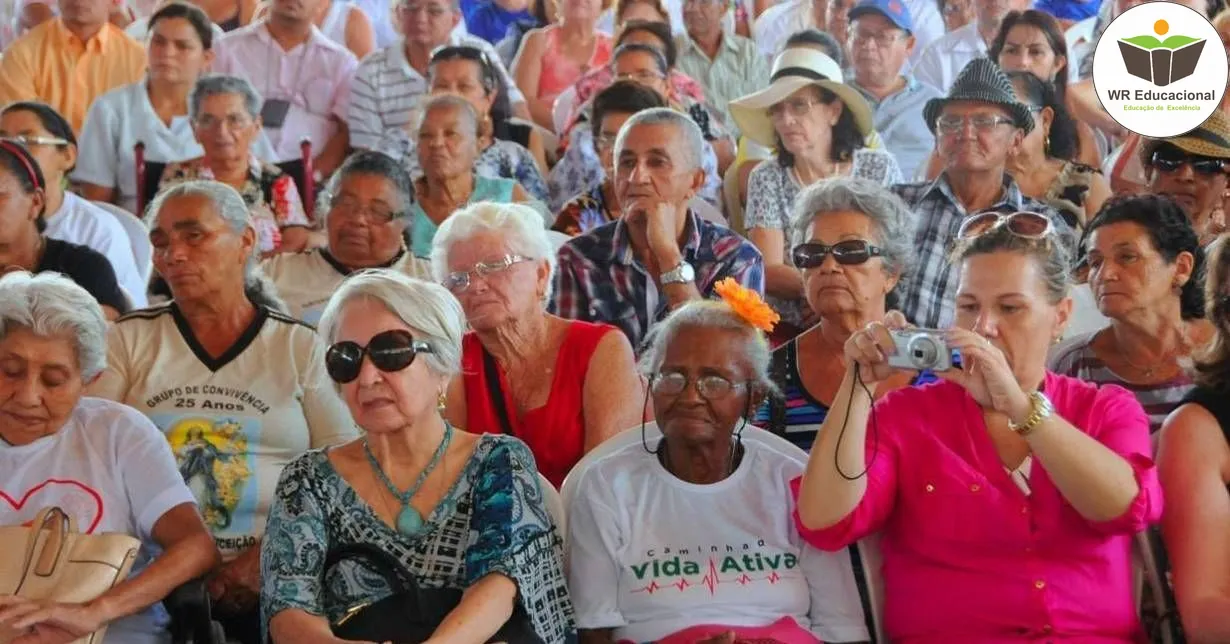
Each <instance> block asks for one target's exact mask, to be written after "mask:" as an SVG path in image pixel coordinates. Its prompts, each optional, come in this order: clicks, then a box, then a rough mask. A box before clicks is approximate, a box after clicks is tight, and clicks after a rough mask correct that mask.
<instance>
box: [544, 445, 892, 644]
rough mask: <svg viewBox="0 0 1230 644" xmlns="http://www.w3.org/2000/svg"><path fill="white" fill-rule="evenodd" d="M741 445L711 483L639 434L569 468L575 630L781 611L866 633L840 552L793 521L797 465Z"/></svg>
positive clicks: (685, 623)
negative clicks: (733, 463) (733, 461)
mask: <svg viewBox="0 0 1230 644" xmlns="http://www.w3.org/2000/svg"><path fill="white" fill-rule="evenodd" d="M747 431H749V432H750V431H753V430H750V429H749V430H747ZM755 431H759V430H755ZM659 440H660V439H653V440H651V441H649V447H650V449H654V448H655V447H656V446H657V444H658V442H659ZM743 443H744V447H745V453H744V457H743V460H742V462H741V463H740V464H739V467H738V469H736V470H735V472H734V474H732V475H731V476H730V477H728V478H726V479H725V480H723V481H721V482H718V483H714V484H712V485H693V484H691V483H686V482H684V481H682V480H680V479H678V478H676V477H675V476H674V475H672V474H670V473H669V472H667V471H666V469H665V468H663V467H662V465H661V464H660V463H659V461H658V458H657V457H656V456H654V455H652V454H649V453H647V452H646V451H645V449H644V447H643V446H642V445H641V443H640V442H636V443H634V444H632V445H629V446H627V447H623V448H620V449H618V450H616V451H614V452H612V453H611V454H610V455H608V456H605V457H603V458H600V459H598V460H596V461H594V463H593V464H592V465H591V466H589V467H587V468H586V469H585V470H584V471H583V472H578V473H577V475H579V476H580V477H581V478H580V479H579V481H578V483H577V487H576V492H575V495H574V496H572V499H573V501H572V505H571V507H569V508H568V512H567V517H568V545H569V548H570V550H569V562H568V566H569V567H568V582H569V583H568V587H569V592H570V594H571V595H572V602H573V606H574V607H575V608H576V613H577V627H578V628H585V629H600V628H614V629H615V639H616V640H632V641H633V642H650V641H655V640H658V639H661V638H663V637H665V636H667V635H670V634H672V633H676V632H678V631H681V630H683V629H685V628H689V627H692V626H699V625H723V626H767V625H769V624H772V623H774V622H776V621H778V620H779V619H781V618H782V617H785V616H790V617H793V618H794V619H795V620H796V621H797V622H798V623H799V625H800V626H802V627H803V628H805V629H808V630H810V631H811V632H812V633H814V634H815V635H816V637H818V638H820V639H821V640H824V641H828V642H852V641H861V640H867V639H869V637H868V634H867V627H866V623H865V621H864V619H863V609H862V603H861V600H860V599H859V593H858V586H857V585H856V583H855V581H854V572H853V569H852V567H851V563H850V556H849V555H848V554H847V553H846V552H841V553H826V552H821V551H819V550H816V549H814V548H812V547H810V546H808V545H806V544H805V543H804V541H803V539H802V537H800V536H799V534H798V532H797V530H796V529H795V526H794V521H793V520H792V514H793V511H794V502H793V500H792V497H791V494H790V480H791V479H793V478H794V477H796V476H799V475H801V474H802V473H803V464H802V463H800V462H799V460H798V458H797V457H795V456H792V455H789V454H787V453H785V452H784V451H779V450H778V449H777V448H776V447H774V446H770V445H767V444H764V443H761V442H759V441H755V440H744V441H743Z"/></svg>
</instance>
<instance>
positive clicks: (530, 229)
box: [431, 203, 644, 486]
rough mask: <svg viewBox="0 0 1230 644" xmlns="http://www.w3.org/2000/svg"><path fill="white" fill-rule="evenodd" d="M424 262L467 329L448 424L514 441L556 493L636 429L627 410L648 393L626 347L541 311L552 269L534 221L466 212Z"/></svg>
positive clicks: (505, 210)
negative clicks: (603, 449)
mask: <svg viewBox="0 0 1230 644" xmlns="http://www.w3.org/2000/svg"><path fill="white" fill-rule="evenodd" d="M431 260H432V269H433V270H434V272H435V275H436V278H437V279H438V280H439V281H441V282H443V283H444V285H445V286H446V287H448V289H449V290H450V291H451V292H452V293H453V295H455V296H456V297H457V299H458V300H460V301H461V307H462V309H463V310H464V311H465V314H466V321H467V322H468V323H469V325H470V329H471V330H470V331H469V332H468V333H466V336H465V339H464V340H463V341H462V355H461V373H460V374H459V375H458V377H457V378H456V379H454V381H453V383H452V385H451V386H450V387H449V396H448V404H447V409H448V412H447V417H448V419H449V420H450V421H451V422H452V423H453V424H455V425H457V426H459V427H465V428H466V429H468V430H469V431H472V432H478V433H482V432H487V433H493V434H509V435H512V436H516V437H518V438H520V439H521V440H523V441H525V442H526V444H528V445H529V447H530V450H531V451H532V452H533V453H534V458H535V460H536V461H537V463H538V467H539V469H540V470H541V471H542V473H543V474H544V475H545V476H546V477H547V479H548V480H549V481H551V482H552V483H553V484H555V485H557V486H558V485H561V484H562V483H563V482H564V477H565V476H567V475H568V472H569V471H570V470H571V469H572V466H573V465H576V463H577V461H579V460H581V457H582V456H584V455H585V453H586V452H588V451H590V450H591V449H593V448H594V447H596V446H597V445H598V444H600V443H602V442H603V441H604V440H606V439H607V438H610V437H611V436H613V435H614V434H616V433H617V432H619V431H621V430H624V429H627V428H629V427H632V426H633V425H635V424H636V423H637V422H639V421H640V420H641V415H642V412H641V410H640V409H638V408H637V407H636V406H635V405H630V404H629V401H630V400H636V399H638V398H640V397H641V395H642V394H643V393H644V387H643V386H642V384H641V381H640V379H639V378H638V377H637V376H636V369H635V364H634V363H635V360H634V358H633V355H632V345H631V344H630V343H629V342H628V338H627V337H626V336H625V335H624V334H623V333H619V329H617V328H615V327H613V326H611V325H609V324H602V323H592V322H583V321H579V320H565V319H564V318H561V317H557V316H554V315H550V314H548V313H547V312H546V311H545V310H544V309H543V302H544V301H546V300H547V298H548V297H550V291H551V280H552V277H554V273H555V261H556V259H555V248H554V247H553V246H552V244H551V240H550V239H549V238H548V237H547V233H546V231H545V230H544V229H543V228H542V219H541V218H540V217H539V216H538V213H537V212H535V211H534V210H533V209H531V208H529V207H527V206H521V205H516V204H493V203H479V204H475V205H472V206H469V207H468V208H466V209H464V210H461V211H459V212H457V213H454V214H453V216H452V217H449V218H448V220H447V221H445V222H444V224H442V225H441V226H440V230H439V232H438V233H437V234H436V238H435V241H434V242H433V246H432V252H431Z"/></svg>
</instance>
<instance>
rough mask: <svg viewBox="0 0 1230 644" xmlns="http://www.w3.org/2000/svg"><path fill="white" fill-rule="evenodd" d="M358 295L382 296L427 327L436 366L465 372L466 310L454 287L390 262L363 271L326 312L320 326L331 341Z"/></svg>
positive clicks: (431, 363)
mask: <svg viewBox="0 0 1230 644" xmlns="http://www.w3.org/2000/svg"><path fill="white" fill-rule="evenodd" d="M355 300H370V301H373V302H379V303H380V304H381V305H383V306H384V307H385V308H386V309H388V310H389V312H390V313H392V314H393V315H396V316H397V317H398V318H399V319H400V320H401V321H402V322H403V323H404V324H405V325H406V326H408V327H410V328H411V329H413V330H415V331H418V332H419V333H421V334H422V337H421V338H418V339H420V340H423V341H424V342H426V343H427V344H429V345H431V349H432V352H431V353H424V354H423V356H422V357H423V358H424V359H425V360H426V361H427V366H428V367H429V368H430V369H431V370H432V371H434V372H435V373H437V374H439V375H441V376H445V377H448V378H451V377H453V376H455V375H457V374H458V373H460V372H461V337H462V336H463V335H465V330H466V322H465V313H464V312H463V311H462V310H461V303H460V302H458V301H457V298H455V297H453V294H452V293H449V292H448V289H446V288H444V287H443V286H440V285H439V284H435V283H433V282H428V281H425V280H420V279H416V278H413V277H410V276H408V275H406V274H405V273H402V272H400V271H395V270H389V269H385V268H376V269H368V270H363V271H359V272H358V273H355V274H354V275H351V276H350V277H348V278H346V279H345V280H344V281H343V282H342V285H341V286H340V287H338V289H337V290H336V291H335V292H334V293H333V297H331V298H329V304H328V305H326V306H325V311H324V314H323V315H321V317H320V325H319V326H318V327H317V328H318V329H319V331H320V336H321V337H322V338H324V339H325V342H326V343H327V344H333V343H334V342H336V341H337V333H338V330H339V328H340V326H341V318H342V314H343V313H344V312H345V310H346V306H347V305H348V304H350V303H351V302H352V301H355Z"/></svg>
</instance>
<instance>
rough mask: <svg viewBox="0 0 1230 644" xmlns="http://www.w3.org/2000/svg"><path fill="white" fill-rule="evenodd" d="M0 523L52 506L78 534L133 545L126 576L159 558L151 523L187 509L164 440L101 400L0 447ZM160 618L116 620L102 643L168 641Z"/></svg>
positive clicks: (187, 495) (158, 611)
mask: <svg viewBox="0 0 1230 644" xmlns="http://www.w3.org/2000/svg"><path fill="white" fill-rule="evenodd" d="M0 472H3V473H4V474H3V476H0V525H21V524H24V523H28V522H30V521H32V520H33V519H34V517H35V515H37V514H38V512H39V510H42V509H43V508H46V507H48V506H52V505H55V506H59V507H60V508H62V509H64V510H65V511H66V512H68V513H69V514H70V515H72V516H73V518H74V519H76V521H77V529H78V530H80V531H81V532H84V533H86V534H100V533H104V532H112V533H122V534H127V535H130V536H133V537H136V538H138V539H140V540H141V542H142V547H141V551H140V553H139V554H138V555H137V560H136V563H135V564H134V565H133V568H132V573H130V576H131V575H137V574H139V573H140V572H141V571H142V570H143V569H144V568H145V567H146V566H148V565H149V562H150V561H151V560H153V558H154V557H156V556H157V555H158V554H159V553H160V552H161V549H160V548H159V546H158V544H157V543H156V542H155V541H154V540H153V536H152V533H153V530H154V524H156V523H157V522H158V519H160V518H162V515H164V514H166V513H167V512H168V511H169V510H171V509H172V508H174V507H176V506H178V505H182V504H184V503H194V502H195V499H194V498H193V497H192V492H191V491H190V490H189V489H188V486H186V485H184V479H183V478H182V477H180V475H179V470H178V469H177V468H176V467H175V459H174V458H173V457H172V456H171V450H170V448H169V447H168V446H167V442H166V440H165V439H164V438H163V437H162V434H161V433H159V431H158V428H157V427H154V425H153V423H151V422H150V421H149V419H148V418H146V417H145V416H142V415H141V414H140V413H139V412H137V411H136V410H134V409H132V408H130V407H125V406H124V405H120V404H117V403H114V402H111V401H109V400H101V399H98V398H88V397H86V398H82V399H81V401H80V402H79V403H77V407H76V408H75V409H74V410H73V413H72V415H71V416H69V418H68V421H67V422H66V423H65V424H64V426H63V427H61V428H60V430H59V431H57V432H56V433H54V434H52V435H50V436H45V437H43V438H40V439H38V440H36V441H34V442H33V443H30V444H28V445H21V446H16V447H15V446H10V445H4V444H3V443H0ZM166 624H167V616H166V612H165V611H163V610H162V608H161V607H158V606H156V607H152V608H150V609H147V610H145V611H142V612H140V613H137V614H136V615H132V616H130V617H125V618H123V619H119V620H116V621H115V622H114V623H112V624H111V626H110V627H108V629H107V635H106V638H105V641H106V642H107V643H109V644H111V643H113V644H153V643H155V642H159V643H162V642H170V636H169V635H167V633H166V631H165V627H166Z"/></svg>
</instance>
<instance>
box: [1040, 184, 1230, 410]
mask: <svg viewBox="0 0 1230 644" xmlns="http://www.w3.org/2000/svg"><path fill="white" fill-rule="evenodd" d="M1082 241H1083V244H1084V247H1085V248H1084V250H1085V254H1086V262H1087V265H1088V267H1089V286H1090V288H1091V291H1092V293H1093V297H1094V300H1095V301H1096V302H1097V305H1098V310H1099V311H1100V312H1101V313H1102V314H1103V315H1105V316H1106V317H1107V318H1109V319H1110V323H1109V324H1108V325H1106V326H1105V327H1103V328H1101V329H1098V330H1097V331H1094V332H1092V333H1084V334H1081V335H1078V336H1075V337H1072V338H1069V339H1068V340H1066V341H1065V342H1064V343H1063V344H1062V345H1060V346H1058V347H1055V349H1054V350H1053V351H1052V352H1051V359H1050V369H1051V371H1054V372H1056V373H1061V374H1064V375H1068V376H1072V377H1074V378H1080V379H1081V380H1084V381H1086V382H1092V383H1094V384H1098V385H1105V384H1116V385H1119V386H1121V387H1123V388H1124V389H1127V390H1128V391H1130V392H1132V393H1133V394H1135V395H1136V399H1137V400H1139V401H1140V404H1141V405H1142V406H1143V407H1144V408H1145V413H1147V414H1148V415H1149V425H1150V430H1151V431H1157V430H1158V429H1159V428H1161V426H1162V421H1163V420H1164V419H1165V418H1166V415H1167V414H1169V413H1170V412H1171V411H1173V410H1174V408H1175V407H1176V406H1178V404H1179V402H1180V401H1181V400H1182V399H1183V396H1184V395H1186V394H1187V393H1188V391H1190V390H1191V388H1192V380H1191V377H1190V375H1189V374H1188V373H1187V370H1186V368H1185V363H1188V362H1189V361H1190V358H1191V356H1192V353H1193V351H1195V350H1196V349H1198V348H1199V347H1202V346H1204V344H1205V342H1206V341H1207V340H1208V339H1209V338H1210V337H1211V336H1212V331H1213V329H1212V327H1211V326H1210V325H1209V324H1208V323H1207V322H1205V321H1204V319H1203V318H1204V290H1203V288H1204V281H1203V277H1202V276H1203V274H1204V249H1203V248H1201V247H1200V242H1199V240H1198V239H1197V237H1196V231H1194V230H1192V226H1191V224H1190V223H1189V222H1188V221H1187V215H1185V214H1184V213H1183V209H1182V208H1180V207H1179V205H1178V204H1176V203H1175V202H1174V201H1173V200H1171V199H1169V198H1167V197H1162V196H1158V195H1140V196H1124V197H1118V198H1115V199H1113V200H1112V201H1109V202H1107V204H1106V205H1105V206H1104V207H1103V208H1102V210H1101V212H1099V213H1098V214H1097V216H1095V217H1094V218H1093V219H1092V220H1091V221H1090V222H1089V225H1088V226H1087V227H1086V229H1085V234H1084V239H1083V240H1082Z"/></svg>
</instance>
